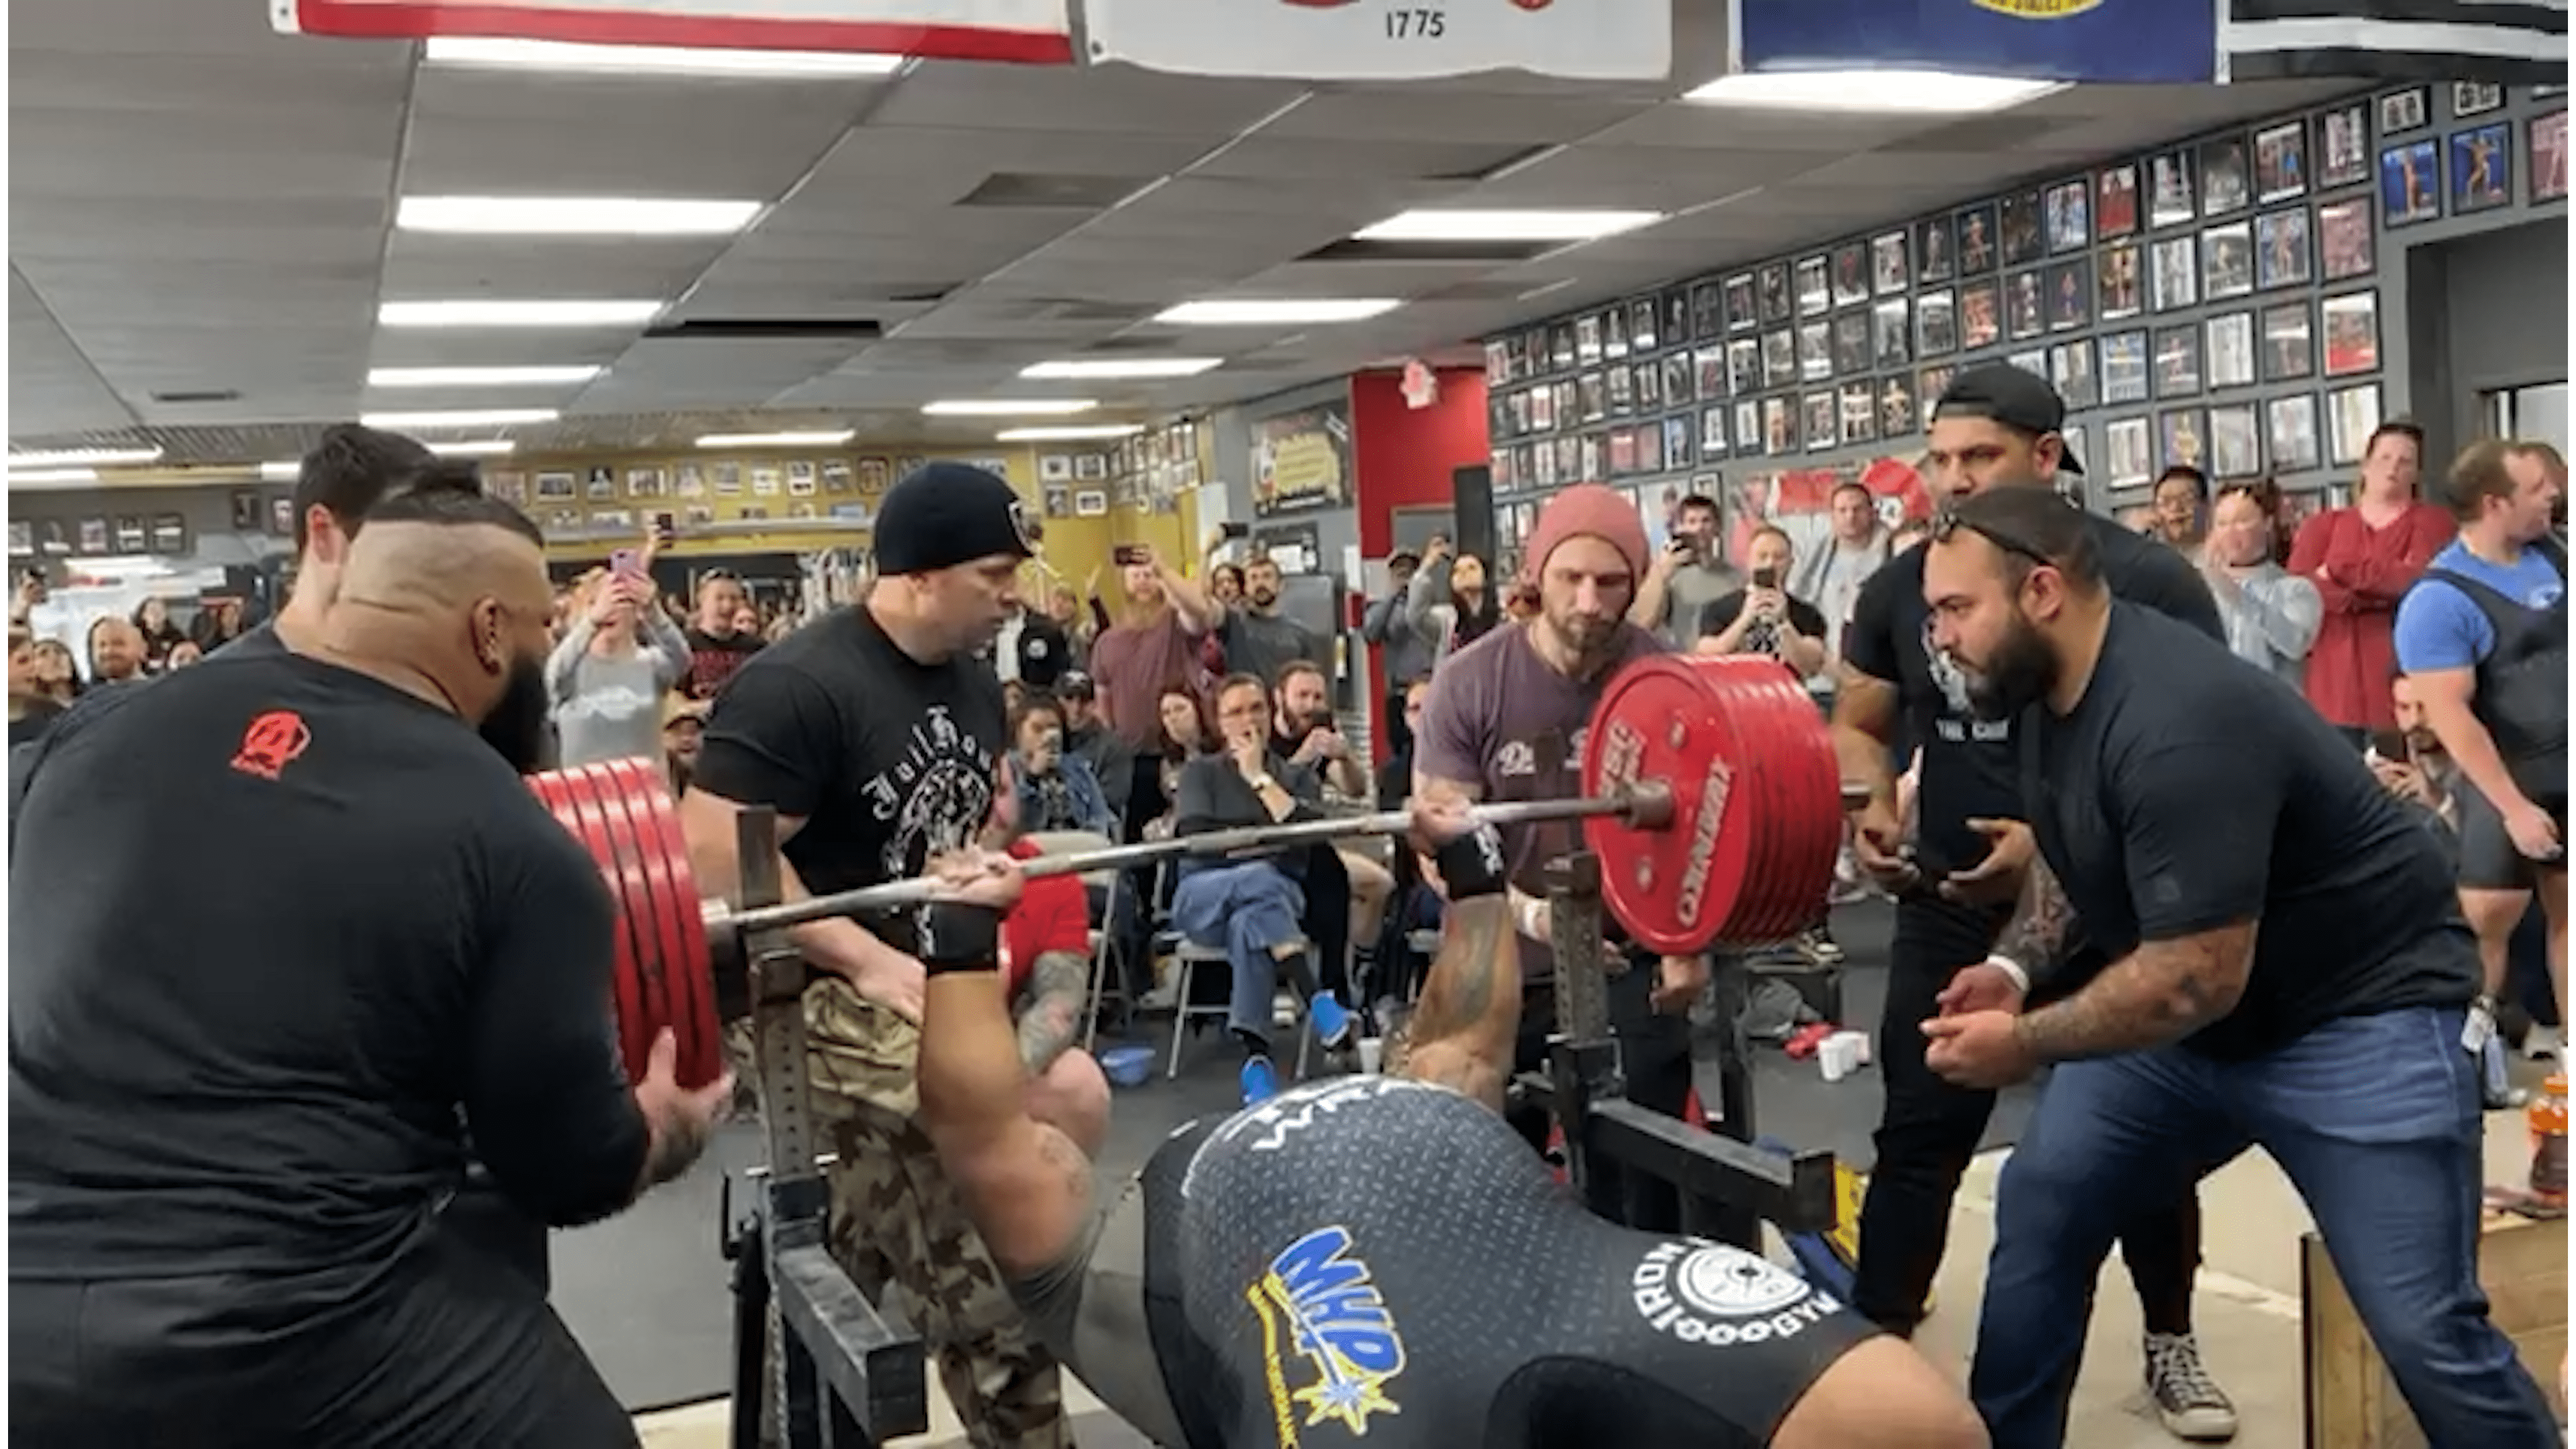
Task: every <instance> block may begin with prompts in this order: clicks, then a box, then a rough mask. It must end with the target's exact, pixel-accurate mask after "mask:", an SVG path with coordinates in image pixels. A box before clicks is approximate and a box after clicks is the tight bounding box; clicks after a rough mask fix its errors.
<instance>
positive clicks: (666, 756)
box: [662, 694, 707, 800]
mask: <svg viewBox="0 0 2576 1449" xmlns="http://www.w3.org/2000/svg"><path fill="white" fill-rule="evenodd" d="M706 733H707V702H706V701H705V700H703V699H690V698H688V697H687V696H685V695H679V694H667V695H664V696H663V697H662V759H663V762H664V764H665V765H667V766H668V767H669V769H670V772H671V798H672V799H674V800H676V799H678V798H680V796H682V795H684V794H686V793H688V789H689V780H690V779H691V777H693V776H695V775H696V774H697V772H698V748H699V746H701V745H703V744H705V743H706Z"/></svg>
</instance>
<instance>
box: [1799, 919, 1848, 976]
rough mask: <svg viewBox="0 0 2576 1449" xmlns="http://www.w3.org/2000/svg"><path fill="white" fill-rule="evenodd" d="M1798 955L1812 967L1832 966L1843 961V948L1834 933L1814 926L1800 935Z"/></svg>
mask: <svg viewBox="0 0 2576 1449" xmlns="http://www.w3.org/2000/svg"><path fill="white" fill-rule="evenodd" d="M1798 954H1799V955H1801V956H1804V957H1806V958H1807V960H1808V962H1809V963H1810V964H1812V965H1817V966H1831V965H1834V964H1836V963H1838V962H1840V961H1841V960H1842V959H1843V948H1842V946H1841V944H1840V943H1839V942H1837V941H1835V940H1834V933H1833V932H1832V931H1830V930H1828V929H1826V928H1825V927H1823V926H1814V927H1810V928H1809V929H1807V930H1806V931H1804V932H1801V933H1800V934H1799V936H1798Z"/></svg>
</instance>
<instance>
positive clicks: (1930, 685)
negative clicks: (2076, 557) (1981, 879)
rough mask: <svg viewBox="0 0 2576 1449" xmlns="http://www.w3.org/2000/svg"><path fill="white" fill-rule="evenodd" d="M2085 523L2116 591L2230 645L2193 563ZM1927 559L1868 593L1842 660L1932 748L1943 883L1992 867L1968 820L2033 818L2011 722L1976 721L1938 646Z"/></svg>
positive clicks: (2105, 523)
mask: <svg viewBox="0 0 2576 1449" xmlns="http://www.w3.org/2000/svg"><path fill="white" fill-rule="evenodd" d="M2086 519H2087V522H2088V524H2089V526H2090V528H2091V530H2092V533H2093V542H2094V546H2095V547H2096V548H2097V549H2099V550H2100V553H2101V561H2102V572H2103V577H2104V578H2106V579H2107V580H2108V581H2109V582H2110V585H2111V592H2113V593H2114V594H2117V595H2118V596H2120V597H2121V598H2123V599H2128V600H2131V601H2133V602H2135V603H2139V604H2143V605H2145V606H2146V607H2148V608H2150V609H2155V610H2157V611H2159V612H2162V613H2165V614H2169V615H2171V616H2173V617H2174V618H2177V619H2180V620H2182V621H2183V622H2184V623H2186V624H2189V625H2191V626H2192V627H2193V628H2196V629H2198V630H2200V631H2201V632H2203V633H2205V634H2207V635H2208V636H2209V637H2210V638H2212V639H2217V640H2221V641H2224V640H2225V639H2226V637H2227V631H2226V626H2225V625H2224V624H2223V623H2221V622H2220V621H2219V617H2218V605H2217V604H2216V602H2214V601H2213V600H2212V599H2211V598H2210V595H2209V585H2208V584H2207V583H2205V582H2203V581H2202V579H2201V577H2200V574H2199V572H2198V571H2197V570H2195V569H2194V568H2193V567H2192V566H2191V563H2190V561H2189V560H2187V559H2185V558H2184V557H2183V556H2182V555H2181V554H2178V553H2176V552H2174V551H2173V550H2172V549H2170V548H2167V547H2165V546H2164V545H2163V544H2161V543H2158V542H2156V541H2154V540H2152V539H2149V538H2145V537H2142V536H2141V535H2139V534H2136V533H2132V532H2130V531H2129V530H2128V529H2125V528H2122V527H2121V526H2120V525H2118V524H2117V523H2114V522H2112V521H2111V520H2110V519H2107V518H2103V517H2101V516H2100V515H2098V514H2088V515H2086ZM1923 555H1924V550H1923V549H1922V548H1921V547H1915V548H1910V549H1907V550H1906V551H1905V552H1904V553H1901V554H1898V555H1897V556H1896V557H1895V558H1892V559H1890V560H1888V562H1887V564H1886V566H1885V567H1883V568H1881V569H1880V570H1879V571H1878V572H1877V573H1875V574H1872V575H1870V577H1869V582H1867V583H1865V584H1863V585H1861V590H1860V598H1859V599H1858V600H1857V601H1856V602H1854V604H1853V606H1852V621H1851V624H1850V626H1849V627H1848V628H1846V629H1844V630H1843V657H1844V659H1845V660H1846V661H1848V662H1849V663H1850V665H1851V666H1852V667H1853V668H1854V669H1857V670H1859V671H1860V672H1861V673H1863V674H1866V675H1868V676H1870V677H1871V678H1872V679H1880V680H1885V681H1888V682H1889V683H1892V684H1894V685H1895V686H1896V690H1897V706H1898V708H1899V709H1901V710H1902V711H1903V712H1904V714H1905V717H1906V721H1907V724H1908V725H1909V727H1910V733H1911V734H1912V736H1913V738H1914V740H1915V741H1916V742H1917V743H1919V744H1920V745H1921V746H1922V747H1923V780H1922V793H1921V795H1920V797H1919V800H1920V805H1919V810H1920V814H1921V819H1922V828H1921V835H1920V839H1919V840H1918V841H1917V847H1918V849H1919V850H1920V852H1921V857H1922V862H1923V867H1924V870H1925V873H1926V874H1927V875H1934V876H1938V875H1942V874H1946V873H1948V872H1950V871H1954V870H1963V869H1965V868H1967V867H1969V866H1972V865H1974V864H1976V863H1977V862H1978V861H1980V860H1983V859H1985V856H1986V848H1987V845H1986V839H1985V837H1984V836H1982V835H1979V834H1977V833H1976V832H1975V831H1973V830H1971V829H1969V828H1968V821H1970V820H1971V819H1978V818H1987V819H1998V820H2019V819H2022V818H2024V816H2023V814H2022V805H2021V785H2020V779H2019V775H2020V769H2021V760H2020V752H2019V750H2018V749H2016V748H2015V746H2014V744H2013V726H2012V722H2011V721H2010V720H1981V719H1979V718H1977V717H1976V714H1975V712H1974V711H1973V710H1972V709H1970V708H1969V705H1968V687H1967V681H1966V680H1964V679H1962V678H1961V677H1960V675H1959V671H1958V669H1957V668H1956V667H1955V666H1953V665H1952V664H1951V663H1950V662H1949V661H1948V660H1947V659H1944V658H1942V657H1941V656H1940V655H1939V654H1937V653H1936V652H1934V651H1933V649H1932V647H1931V638H1932V616H1931V610H1930V609H1929V608H1928V607H1927V606H1926V605H1925V604H1924V602H1923Z"/></svg>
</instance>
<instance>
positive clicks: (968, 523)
mask: <svg viewBox="0 0 2576 1449" xmlns="http://www.w3.org/2000/svg"><path fill="white" fill-rule="evenodd" d="M1037 545H1038V530H1037V524H1036V521H1035V520H1034V519H1031V518H1030V517H1029V513H1028V507H1027V505H1026V504H1024V503H1022V502H1021V500H1020V494H1019V490H1018V489H1015V488H1013V487H1012V486H1011V485H1010V484H1008V483H1006V482H1004V481H1002V480H1001V479H1000V478H998V477H995V476H994V475H993V474H991V473H988V472H986V471H984V470H983V469H981V468H978V467H976V466H975V465H973V464H971V463H954V462H944V461H943V462H937V463H924V464H923V465H921V466H920V467H918V468H915V469H913V470H912V471H911V472H909V473H906V474H905V475H903V478H902V480H901V481H899V482H897V483H896V484H895V485H894V487H892V488H890V489H888V490H887V491H886V496H885V502H884V503H883V504H881V505H879V506H878V508H877V526H876V552H877V572H879V573H881V574H888V575H892V574H926V573H930V572H933V571H934V570H938V569H947V568H955V567H957V566H958V565H959V564H963V563H971V562H973V561H974V560H976V559H979V558H985V557H988V556H990V555H993V554H997V553H1006V554H1011V555H1014V556H1016V557H1019V558H1027V557H1029V556H1030V555H1032V554H1034V553H1036V552H1037Z"/></svg>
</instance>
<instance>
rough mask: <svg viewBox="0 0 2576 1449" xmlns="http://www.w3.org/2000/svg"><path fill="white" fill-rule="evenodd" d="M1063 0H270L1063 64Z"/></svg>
mask: <svg viewBox="0 0 2576 1449" xmlns="http://www.w3.org/2000/svg"><path fill="white" fill-rule="evenodd" d="M1065 3H1066V0H269V14H270V17H271V19H272V21H273V22H274V23H275V25H276V27H277V28H278V29H279V30H281V31H284V32H286V33H288V34H291V35H327V36H334V37H337V38H341V39H351V40H427V39H430V38H432V37H460V36H470V37H473V38H476V39H495V40H549V41H561V42H566V43H571V44H580V45H651V46H667V47H672V48H676V49H691V50H815V51H864V52H869V53H872V54H878V55H910V56H922V57H926V58H930V59H936V60H1004V61H1023V62H1029V63H1033V64H1041V65H1048V64H1052V65H1064V64H1069V63H1071V61H1072V60H1073V37H1072V24H1071V22H1070V20H1069V19H1068V18H1067V15H1066V11H1065Z"/></svg>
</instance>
